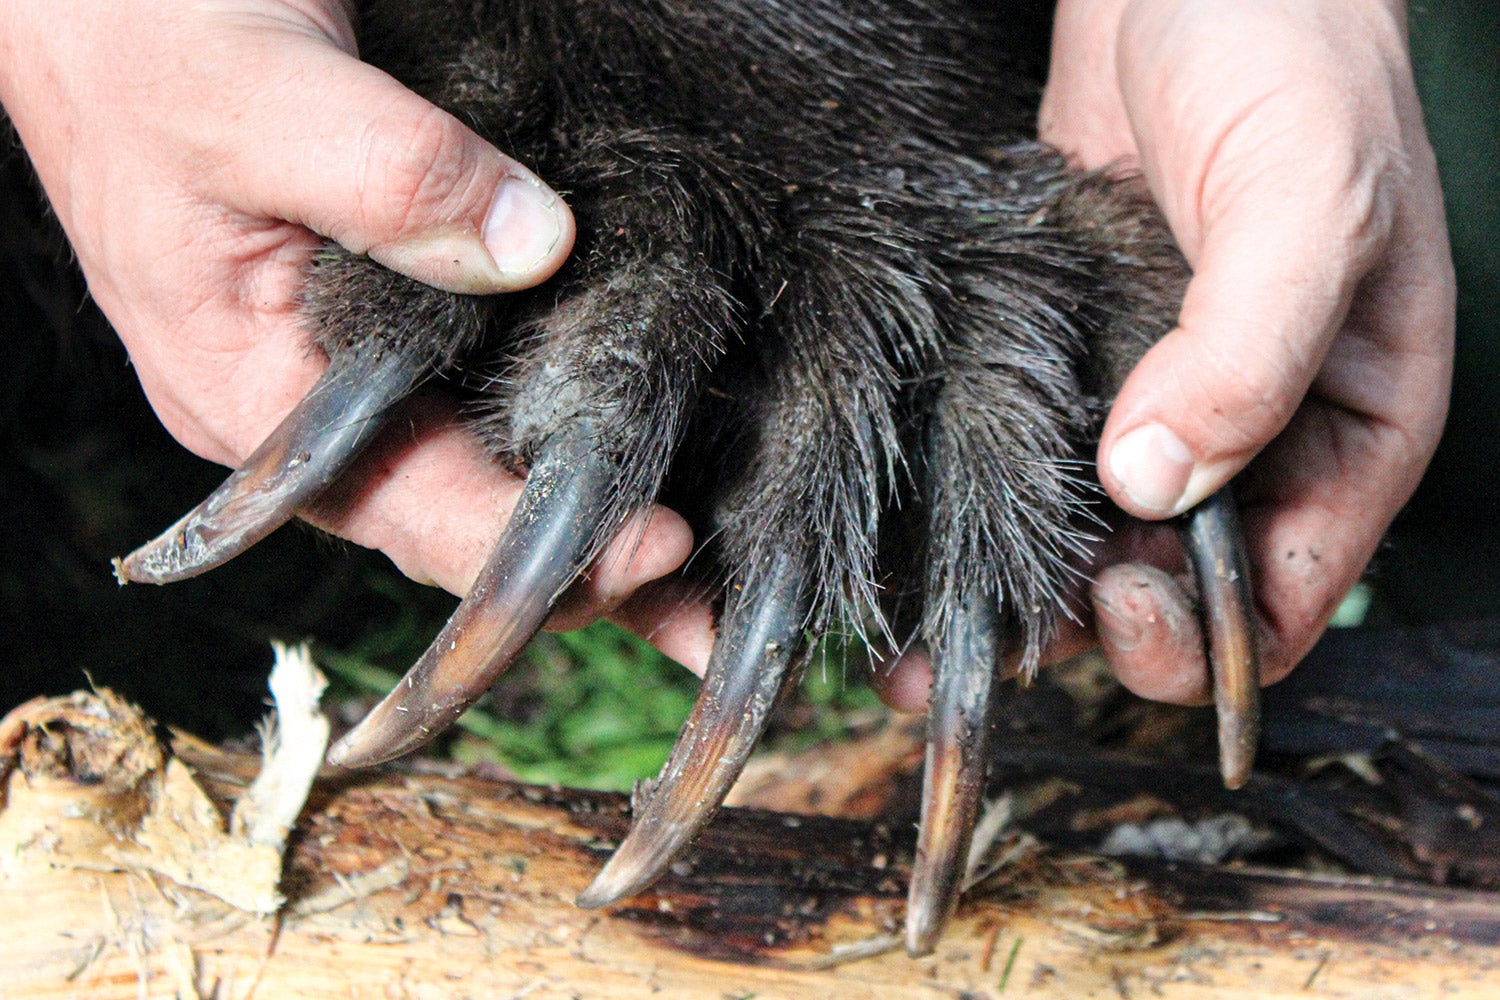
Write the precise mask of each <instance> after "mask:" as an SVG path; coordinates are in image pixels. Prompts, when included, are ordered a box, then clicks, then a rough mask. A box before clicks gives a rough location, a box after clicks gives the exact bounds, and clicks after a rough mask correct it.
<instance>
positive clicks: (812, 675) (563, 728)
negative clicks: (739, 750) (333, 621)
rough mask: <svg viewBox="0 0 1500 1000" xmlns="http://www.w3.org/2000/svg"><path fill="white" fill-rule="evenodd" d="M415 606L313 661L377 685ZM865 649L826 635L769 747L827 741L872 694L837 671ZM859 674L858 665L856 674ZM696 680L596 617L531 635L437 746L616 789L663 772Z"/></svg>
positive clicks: (388, 675)
mask: <svg viewBox="0 0 1500 1000" xmlns="http://www.w3.org/2000/svg"><path fill="white" fill-rule="evenodd" d="M420 626H421V618H420V616H416V615H413V616H410V617H406V618H401V617H399V616H398V618H396V619H394V620H389V621H387V622H386V623H385V627H384V628H382V629H381V630H379V631H377V632H375V633H372V635H370V636H369V637H368V638H367V640H366V641H364V642H363V643H361V645H360V648H359V649H358V651H357V652H341V651H338V650H333V649H327V648H324V649H320V650H319V651H318V661H319V662H320V663H321V664H322V665H323V666H324V667H325V668H326V669H327V670H328V671H329V672H330V673H331V674H333V675H334V677H335V678H337V679H338V680H341V681H343V682H344V684H345V685H346V686H347V688H348V689H353V691H355V692H359V693H361V694H364V695H371V694H375V695H383V694H384V693H385V692H387V691H389V690H390V689H391V688H392V687H394V686H395V684H396V682H397V681H398V680H399V679H400V674H399V673H398V672H397V671H394V670H390V669H386V668H384V667H381V666H378V665H377V662H381V661H385V660H386V659H387V658H388V657H390V656H392V655H399V651H400V650H403V649H405V648H406V647H408V646H409V645H410V644H411V641H412V636H410V635H408V634H405V633H406V632H407V631H408V630H409V629H410V628H413V627H417V628H419V627H420ZM867 662H868V660H867V657H866V655H865V653H864V651H863V648H862V647H853V646H851V645H850V644H849V643H846V642H842V641H838V640H833V641H830V642H829V643H827V644H825V646H824V648H823V649H821V650H820V651H819V652H818V654H817V655H815V656H814V658H813V662H812V665H811V666H810V667H809V669H808V676H807V680H806V682H805V683H804V684H803V685H802V690H801V691H799V692H798V693H797V694H796V696H795V697H794V698H792V699H791V704H790V706H789V709H788V711H786V712H784V713H782V716H781V718H780V725H779V726H778V727H777V728H778V736H777V739H776V746H777V748H778V749H783V750H795V749H799V748H801V747H803V746H806V745H808V744H810V743H814V742H818V741H821V740H828V739H836V738H838V737H839V736H841V735H843V733H844V732H845V731H846V730H847V723H846V719H847V718H848V717H849V716H850V714H851V713H861V714H868V713H869V712H870V711H872V710H875V709H877V707H878V705H879V700H878V699H877V698H876V697H875V695H874V693H873V692H872V691H870V689H869V688H868V687H866V686H865V685H863V684H861V683H858V682H857V680H854V681H850V682H846V677H845V674H846V673H851V674H852V673H856V671H863V670H865V669H867ZM856 676H857V674H856ZM697 684H698V682H697V680H696V679H695V678H694V677H692V676H691V675H690V674H689V673H688V672H687V671H686V670H684V669H683V668H682V667H680V666H678V665H677V664H675V663H673V662H672V661H671V660H669V659H667V658H666V657H665V656H663V655H662V654H661V653H659V652H657V651H656V650H655V649H654V648H652V647H651V646H649V645H648V644H646V643H645V642H643V641H642V640H640V639H637V638H636V637H635V636H633V635H630V634H629V633H627V632H624V631H622V630H621V629H619V628H616V627H615V626H613V625H610V624H608V623H605V622H598V623H595V624H594V625H591V626H589V627H588V628H586V629H582V630H580V631H578V632H569V633H565V634H561V635H551V634H545V635H540V636H538V637H537V638H536V639H535V640H533V642H532V644H531V645H530V646H529V647H528V648H527V651H526V654H525V656H524V657H523V660H522V662H520V663H517V664H516V666H515V667H513V668H512V669H511V671H510V672H509V673H507V674H506V675H505V676H504V678H502V680H501V681H500V682H499V683H498V684H496V686H495V689H494V690H493V691H491V693H490V694H489V695H488V696H486V697H485V698H484V699H483V700H481V701H480V702H479V704H477V705H476V706H475V707H474V708H471V709H470V710H469V711H468V712H466V713H465V714H464V715H463V717H462V718H460V719H459V721H458V727H457V728H458V730H459V732H458V735H457V736H455V737H454V738H452V739H451V740H449V741H448V742H447V743H446V744H443V746H444V748H445V752H446V754H447V756H449V757H450V758H451V759H453V760H457V761H459V762H462V763H465V764H480V763H489V764H496V765H499V766H500V767H503V768H504V769H505V770H507V771H509V772H510V773H512V774H514V775H515V776H516V777H518V778H520V779H521V780H523V781H530V782H536V783H539V784H560V785H570V786H573V787H579V788H596V789H609V790H617V791H623V790H625V789H628V788H630V787H631V785H632V784H634V783H635V782H636V781H637V780H639V779H641V778H648V777H654V776H655V775H656V774H657V772H658V771H660V770H661V766H662V764H663V763H664V762H665V761H666V758H667V754H668V752H669V751H670V750H671V748H672V743H673V741H675V740H676V738H677V731H678V729H679V728H680V727H681V726H682V720H683V719H684V718H686V716H687V713H688V710H689V709H690V708H691V707H692V703H693V698H694V696H695V693H696V690H697Z"/></svg>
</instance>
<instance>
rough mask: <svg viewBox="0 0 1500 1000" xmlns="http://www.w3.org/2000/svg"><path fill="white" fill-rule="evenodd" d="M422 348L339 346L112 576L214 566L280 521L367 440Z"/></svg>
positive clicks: (180, 576)
mask: <svg viewBox="0 0 1500 1000" xmlns="http://www.w3.org/2000/svg"><path fill="white" fill-rule="evenodd" d="M429 362H430V359H429V357H428V352H426V351H416V350H411V349H407V350H405V351H397V350H383V351H359V350H353V349H351V350H346V351H340V352H339V353H338V354H337V355H335V356H334V358H333V360H332V362H331V363H330V364H329V366H328V370H327V371H326V372H324V373H323V376H322V377H321V378H319V379H318V381H317V382H316V383H315V384H314V385H313V387H312V389H311V390H309V392H308V394H307V395H306V396H305V397H303V399H302V401H301V402H300V403H298V404H297V406H296V407H295V408H294V409H293V410H292V412H291V413H289V414H288V415H287V416H286V418H285V419H284V420H282V422H281V423H280V424H279V425H278V426H277V427H276V429H275V430H274V431H272V432H271V434H270V436H269V437H267V438H266V440H265V441H264V442H262V443H261V446H260V447H259V448H257V449H256V450H255V453H254V454H252V455H251V456H250V457H249V458H247V459H246V460H245V462H244V464H243V465H241V466H240V467H239V468H238V469H236V470H235V471H234V472H233V473H231V474H230V476H229V478H228V479H226V480H224V483H223V484H222V485H221V486H220V487H219V488H218V489H217V490H215V491H214V492H213V493H212V494H210V495H209V497H208V499H206V500H204V501H203V502H202V503H200V504H199V505H198V506H196V507H194V508H193V509H192V510H191V511H189V512H188V513H187V514H186V515H184V516H183V517H182V519H181V520H179V521H178V522H177V523H176V524H174V525H172V526H171V527H170V528H168V529H167V530H166V531H164V532H162V533H161V534H160V535H158V536H157V537H156V538H155V539H153V540H152V541H150V542H147V543H146V544H145V545H142V546H141V547H140V548H138V549H136V550H135V551H134V552H132V553H130V555H128V556H126V557H125V558H123V559H116V560H115V561H114V563H115V576H116V577H117V578H118V579H119V581H120V583H122V584H124V583H131V582H133V583H173V582H175V581H177V580H186V579H188V578H189V577H193V576H197V575H198V574H199V573H204V572H207V571H208V570H211V569H213V568H214V567H216V566H220V565H223V564H224V563H226V562H228V561H229V560H230V559H233V558H234V557H235V556H237V555H239V554H240V553H241V552H244V551H245V550H246V549H248V548H250V546H252V545H254V544H255V543H256V542H258V541H260V540H261V539H262V538H264V537H266V536H267V535H269V534H270V533H271V532H273V531H275V530H276V529H277V528H279V527H281V526H282V525H283V524H285V523H286V522H287V521H289V520H291V518H292V517H293V516H294V515H295V514H296V513H297V510H298V509H299V508H300V507H302V506H303V505H304V504H306V503H308V502H309V501H310V500H312V499H313V498H314V497H316V496H317V495H318V494H319V493H321V492H322V491H323V490H324V489H326V488H327V487H328V484H329V483H331V482H332V481H333V480H334V479H335V478H337V477H338V475H339V474H340V473H342V472H343V471H344V470H345V469H346V468H348V467H349V463H350V462H352V461H353V460H354V459H355V457H356V456H357V455H358V454H359V453H360V452H361V451H362V450H364V447H365V445H367V444H369V443H370V442H371V441H372V440H374V438H375V435H376V432H378V431H379V430H380V428H381V427H382V426H384V424H385V422H386V420H387V419H388V418H389V417H390V414H391V412H392V411H393V410H394V408H395V405H396V404H397V403H398V402H400V401H401V400H402V399H403V398H404V397H405V396H406V395H407V394H408V393H410V392H411V390H412V388H413V387H414V386H415V385H416V384H417V381H418V380H419V379H420V378H421V377H422V374H423V372H424V371H425V370H426V369H427V367H428V366H429Z"/></svg>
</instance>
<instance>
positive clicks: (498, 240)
mask: <svg viewBox="0 0 1500 1000" xmlns="http://www.w3.org/2000/svg"><path fill="white" fill-rule="evenodd" d="M561 205H562V201H561V199H560V198H558V196H557V194H556V193H555V192H553V191H552V190H551V189H550V188H548V187H546V186H545V185H543V184H542V183H541V182H540V181H538V180H536V179H535V178H533V177H527V176H524V175H516V174H507V175H506V176H505V178H504V180H502V181H501V182H500V186H499V188H498V189H496V191H495V200H494V201H492V202H490V211H489V214H488V215H486V216H485V219H484V233H483V238H484V246H485V249H487V250H489V252H490V256H491V257H493V258H495V264H496V265H497V266H498V267H499V268H500V270H501V271H502V272H504V273H506V274H516V275H524V274H526V273H528V272H530V271H532V270H534V269H535V268H536V267H537V266H538V265H539V264H541V263H542V262H543V261H545V260H547V259H548V258H549V257H551V255H552V251H553V250H555V249H556V248H557V242H558V240H560V239H562V232H563V220H562V214H561V211H560V209H561Z"/></svg>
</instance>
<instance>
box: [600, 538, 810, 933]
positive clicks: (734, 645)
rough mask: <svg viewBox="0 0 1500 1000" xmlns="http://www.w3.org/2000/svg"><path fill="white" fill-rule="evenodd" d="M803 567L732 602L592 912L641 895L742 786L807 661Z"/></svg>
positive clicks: (783, 562)
mask: <svg viewBox="0 0 1500 1000" xmlns="http://www.w3.org/2000/svg"><path fill="white" fill-rule="evenodd" d="M807 610H808V597H807V587H806V582H805V579H804V575H803V573H802V571H801V566H800V565H798V564H797V561H796V560H793V559H791V558H789V557H787V556H785V555H782V556H780V557H779V558H778V559H777V560H776V562H775V565H774V566H773V567H772V569H771V570H770V571H769V572H768V573H766V574H765V576H763V577H761V578H760V580H758V581H756V582H755V583H754V584H747V585H746V586H745V587H744V588H743V589H742V590H739V591H737V592H736V593H735V594H734V595H733V597H732V598H731V601H730V604H729V607H728V608H726V610H725V613H724V625H723V628H722V629H721V631H720V633H719V638H718V641H717V642H716V643H715V644H714V651H713V655H712V656H711V657H710V658H709V663H708V670H707V672H706V673H705V675H704V678H703V687H702V688H700V689H699V691H698V700H697V702H696V703H695V704H694V705H693V712H692V715H691V716H689V717H688V720H687V722H686V723H684V724H683V727H682V733H681V735H679V736H678V737H677V743H676V745H674V746H673V747H672V754H671V756H670V757H669V758H668V759H667V763H666V764H665V765H664V766H663V768H662V772H661V777H660V778H659V779H657V781H656V782H655V784H654V787H653V788H651V789H650V790H649V793H648V796H647V798H646V802H645V805H644V807H643V808H642V810H641V812H640V813H639V814H638V815H637V816H636V817H635V821H634V823H633V824H632V825H631V828H630V832H629V833H628V834H627V835H626V837H625V840H624V841H623V842H622V843H621V844H620V847H619V849H618V850H616V851H615V853H614V856H613V857H611V858H610V859H609V861H608V863H606V864H605V866H604V868H603V870H601V871H600V872H599V874H598V876H597V877H595V879H594V881H593V882H592V883H591V884H590V885H589V887H588V888H586V889H584V890H583V892H582V893H580V894H579V896H578V905H579V906H582V907H584V908H586V909H594V908H596V907H600V906H605V905H607V904H609V903H612V902H614V901H615V900H618V899H621V898H624V897H626V896H630V895H633V894H635V893H637V892H640V891H641V890H642V889H644V888H646V886H648V885H650V884H651V883H652V882H654V881H655V880H656V879H657V878H658V877H660V876H661V874H662V873H663V872H664V871H666V869H667V866H668V865H670V864H671V863H672V861H673V860H674V859H675V858H676V857H677V856H678V855H679V854H680V853H681V852H682V851H683V850H684V849H686V848H687V846H688V844H689V843H691V842H692V839H693V837H694V836H696V835H697V833H698V831H699V830H701V829H702V828H703V826H704V824H706V823H707V822H708V821H709V819H711V818H712V817H713V814H714V813H715V812H716V811H717V810H718V808H719V805H720V804H721V803H722V802H723V801H724V796H726V795H728V794H729V789H730V787H731V786H732V785H733V784H734V781H735V779H736V778H738V777H739V774H740V771H741V770H742V769H743V768H744V766H745V761H746V759H747V758H748V757H749V756H750V751H751V750H752V749H754V747H755V744H756V742H757V741H758V740H759V739H760V735H761V733H762V732H763V731H764V730H765V728H766V721H767V720H768V719H769V717H770V715H771V709H772V708H773V707H774V706H775V704H776V701H777V699H778V698H779V697H780V695H781V692H782V691H783V690H785V689H786V688H787V686H788V685H790V684H792V683H794V682H795V680H796V678H797V676H798V675H799V673H800V670H799V669H798V667H800V665H801V662H802V660H803V659H805V657H804V656H803V652H804V650H805V648H806V643H805V641H804V639H803V634H802V629H803V623H804V621H805V620H806V616H807Z"/></svg>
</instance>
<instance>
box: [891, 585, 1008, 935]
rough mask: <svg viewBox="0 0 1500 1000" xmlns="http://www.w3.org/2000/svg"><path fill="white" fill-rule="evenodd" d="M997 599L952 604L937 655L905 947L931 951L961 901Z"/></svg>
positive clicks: (980, 766)
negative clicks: (954, 606) (957, 604)
mask: <svg viewBox="0 0 1500 1000" xmlns="http://www.w3.org/2000/svg"><path fill="white" fill-rule="evenodd" d="M999 626H1000V614H999V608H998V602H995V601H990V602H988V603H986V602H983V601H972V600H969V601H964V602H962V603H961V605H960V606H959V607H957V608H955V609H954V610H953V611H952V612H951V613H950V615H949V616H948V620H947V623H946V627H945V634H944V635H943V636H942V641H941V643H939V644H937V645H935V647H934V650H933V653H934V656H933V677H934V679H933V685H932V706H931V708H930V709H929V710H928V716H927V771H926V777H925V778H924V780H923V783H922V825H921V827H920V829H919V831H918V833H917V857H916V861H915V862H914V864H913V866H912V873H911V885H910V887H909V888H908V889H907V896H906V951H907V954H909V955H911V956H912V957H913V958H920V957H921V956H923V955H930V954H931V953H932V950H933V948H935V947H936V946H937V940H938V937H939V936H940V935H941V934H942V932H943V925H944V924H946V923H947V922H948V918H949V917H951V916H952V915H953V911H954V909H955V908H957V906H958V897H959V893H960V891H961V890H962V889H963V880H964V876H965V874H966V873H967V870H968V865H967V861H968V855H969V843H970V841H971V840H972V839H973V836H974V822H975V820H976V818H977V817H978V814H979V803H980V799H981V797H982V793H983V791H984V777H985V765H986V763H987V761H988V758H989V752H988V750H989V741H990V734H991V730H992V728H993V721H994V720H993V712H992V711H991V707H992V702H993V697H992V695H993V692H994V689H995V687H996V684H997V681H996V670H997V669H998V663H999V661H998V657H997V654H998V652H999V650H998V648H997V646H996V637H997V636H998V634H999Z"/></svg>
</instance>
